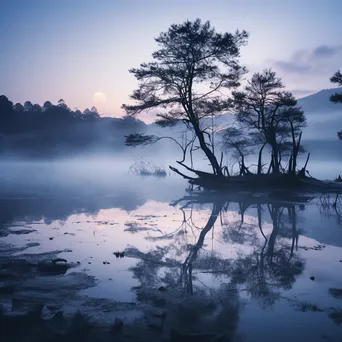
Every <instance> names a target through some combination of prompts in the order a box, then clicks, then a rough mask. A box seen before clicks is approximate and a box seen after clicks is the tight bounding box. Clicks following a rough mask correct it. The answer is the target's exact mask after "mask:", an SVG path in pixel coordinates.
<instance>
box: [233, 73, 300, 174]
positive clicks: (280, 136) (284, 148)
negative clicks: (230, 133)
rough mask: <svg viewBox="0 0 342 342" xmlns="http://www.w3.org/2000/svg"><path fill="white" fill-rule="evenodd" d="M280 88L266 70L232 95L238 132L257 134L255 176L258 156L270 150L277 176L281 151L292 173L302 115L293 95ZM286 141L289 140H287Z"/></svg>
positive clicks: (278, 80)
mask: <svg viewBox="0 0 342 342" xmlns="http://www.w3.org/2000/svg"><path fill="white" fill-rule="evenodd" d="M283 88H284V85H283V83H282V81H281V80H280V78H277V77H276V73H275V72H273V71H272V70H270V69H267V70H264V71H263V72H262V73H255V74H254V75H253V76H252V79H251V80H250V81H248V84H247V86H246V87H245V89H244V91H240V92H233V96H234V99H235V106H236V111H237V118H238V122H239V123H240V125H241V127H242V129H247V130H248V131H249V132H250V133H252V134H254V135H255V134H256V133H258V136H259V138H261V142H260V149H259V158H258V173H261V171H262V153H263V150H264V148H265V147H266V146H269V147H270V148H271V152H272V156H271V164H270V168H271V169H272V171H273V172H274V173H279V172H280V169H281V161H282V157H283V156H284V153H285V152H289V155H290V159H291V160H290V166H289V171H290V172H293V173H294V172H295V170H296V165H297V156H298V153H299V151H300V142H301V128H303V127H305V125H306V119H305V116H304V112H303V111H301V110H300V109H299V108H297V107H296V104H297V101H296V100H295V98H294V96H293V95H292V94H291V93H289V92H287V91H283V90H282V89H283ZM289 139H290V141H289Z"/></svg>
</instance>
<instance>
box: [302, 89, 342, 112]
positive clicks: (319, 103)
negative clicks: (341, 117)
mask: <svg viewBox="0 0 342 342" xmlns="http://www.w3.org/2000/svg"><path fill="white" fill-rule="evenodd" d="M341 92H342V88H333V89H323V90H321V91H319V92H317V93H315V94H312V95H309V96H305V97H303V98H301V99H298V105H299V106H300V107H302V109H303V110H304V111H305V112H306V113H317V112H319V113H324V112H330V113H331V112H338V111H341V112H342V103H333V102H331V101H330V100H329V99H330V96H331V95H333V94H335V93H341Z"/></svg>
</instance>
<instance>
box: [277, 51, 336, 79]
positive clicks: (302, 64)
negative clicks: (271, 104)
mask: <svg viewBox="0 0 342 342" xmlns="http://www.w3.org/2000/svg"><path fill="white" fill-rule="evenodd" d="M341 57H342V45H337V46H328V45H320V46H317V47H316V48H314V49H313V50H298V51H296V52H295V53H294V54H293V55H292V56H291V58H290V60H289V61H286V60H278V61H274V60H273V61H271V63H272V64H273V67H274V68H276V69H278V70H280V71H283V72H285V73H288V74H302V75H304V74H313V73H325V72H328V71H329V72H331V70H335V69H336V70H337V69H339V68H340V65H339V64H340V59H341Z"/></svg>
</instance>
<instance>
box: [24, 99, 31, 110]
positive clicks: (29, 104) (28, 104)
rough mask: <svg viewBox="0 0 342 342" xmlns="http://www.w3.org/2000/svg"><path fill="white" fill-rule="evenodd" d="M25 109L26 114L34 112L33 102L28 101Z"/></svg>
mask: <svg viewBox="0 0 342 342" xmlns="http://www.w3.org/2000/svg"><path fill="white" fill-rule="evenodd" d="M24 108H25V112H32V110H33V104H32V102H31V101H26V102H25V103H24Z"/></svg>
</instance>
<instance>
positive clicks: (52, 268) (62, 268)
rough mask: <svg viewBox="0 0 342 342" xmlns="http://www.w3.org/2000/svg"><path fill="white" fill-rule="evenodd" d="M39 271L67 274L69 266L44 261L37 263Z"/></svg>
mask: <svg viewBox="0 0 342 342" xmlns="http://www.w3.org/2000/svg"><path fill="white" fill-rule="evenodd" d="M37 268H38V271H39V272H41V273H46V274H56V275H57V274H65V273H66V271H67V270H68V268H69V266H68V265H67V264H57V263H46V262H42V263H40V264H38V265H37Z"/></svg>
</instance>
